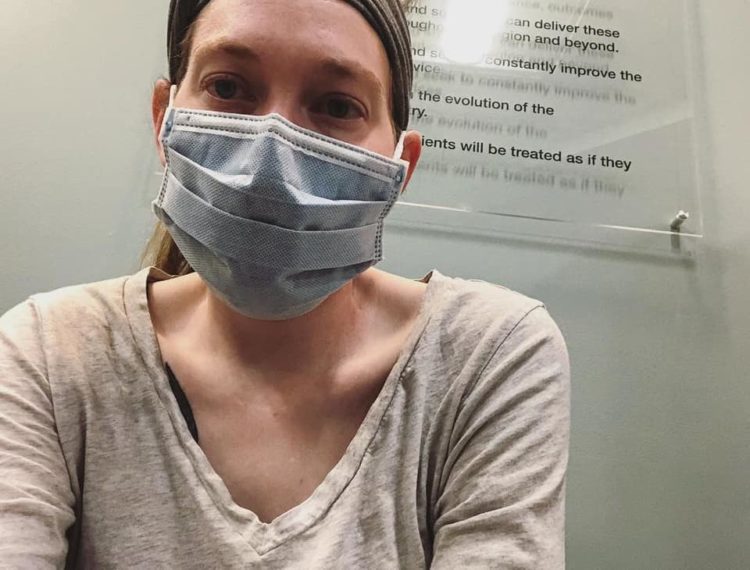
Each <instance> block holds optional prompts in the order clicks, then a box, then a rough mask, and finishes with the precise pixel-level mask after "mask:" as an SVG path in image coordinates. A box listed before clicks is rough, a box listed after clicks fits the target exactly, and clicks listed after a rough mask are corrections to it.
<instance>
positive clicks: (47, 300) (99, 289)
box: [2, 275, 134, 328]
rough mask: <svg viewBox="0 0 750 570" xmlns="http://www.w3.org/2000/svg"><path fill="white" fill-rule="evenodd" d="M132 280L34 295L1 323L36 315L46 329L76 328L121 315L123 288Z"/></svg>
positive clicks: (113, 280) (87, 285)
mask: <svg viewBox="0 0 750 570" xmlns="http://www.w3.org/2000/svg"><path fill="white" fill-rule="evenodd" d="M133 277H134V276H132V275H131V276H122V277H116V278H111V279H106V280H101V281H95V282H88V283H81V284H77V285H69V286H65V287H60V288H58V289H53V290H50V291H44V292H41V293H36V294H33V295H31V296H30V297H28V298H27V299H26V300H25V301H23V302H22V303H19V304H18V305H16V306H15V307H13V308H12V309H10V310H9V311H8V312H7V313H6V314H5V315H3V317H2V319H3V320H4V321H8V320H11V319H18V318H23V316H24V315H25V316H27V317H28V316H29V315H31V314H32V313H35V314H36V317H37V318H38V319H40V321H42V322H43V323H44V324H45V325H47V324H50V325H51V324H57V323H61V322H62V323H65V324H66V325H69V326H71V327H73V328H76V327H77V326H79V325H80V324H82V323H83V321H89V320H90V319H91V318H97V317H104V316H105V315H108V314H113V313H115V314H122V313H123V311H124V289H125V284H126V283H127V282H128V280H129V279H132V278H133Z"/></svg>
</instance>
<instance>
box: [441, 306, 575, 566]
mask: <svg viewBox="0 0 750 570" xmlns="http://www.w3.org/2000/svg"><path fill="white" fill-rule="evenodd" d="M569 412H570V369H569V362H568V353H567V350H566V348H565V343H564V341H563V339H562V336H561V334H560V331H559V329H558V328H557V326H556V325H555V323H554V322H553V321H552V319H551V318H550V317H549V315H548V314H547V311H546V310H545V309H544V308H543V307H538V308H537V309H534V310H533V311H531V312H530V313H529V314H528V315H526V317H525V318H523V319H522V320H521V321H520V322H519V323H518V325H517V326H516V327H515V328H514V329H513V331H512V332H511V333H510V334H509V335H508V336H507V337H506V338H505V339H504V340H503V341H502V342H501V344H500V346H499V347H498V349H497V350H496V351H495V353H494V355H493V356H492V357H491V359H490V361H489V362H488V363H487V365H486V366H485V368H484V369H483V370H482V371H481V372H480V374H479V375H478V377H477V380H476V382H475V383H474V384H473V386H469V387H468V388H467V390H466V392H465V394H464V397H463V401H462V405H461V408H460V411H459V413H458V416H457V419H456V423H455V425H454V432H453V434H454V435H453V437H452V446H451V451H450V453H449V455H448V460H447V462H446V466H445V469H446V470H445V472H444V473H445V475H444V478H443V488H442V492H441V494H440V498H439V500H438V502H437V505H436V509H435V521H436V522H435V525H434V532H435V535H434V536H435V538H434V556H433V561H432V566H431V568H433V569H434V570H438V569H440V570H443V569H444V570H449V569H450V570H452V569H454V568H503V569H529V570H532V569H533V570H547V569H554V570H557V569H560V568H564V567H565V476H566V470H567V461H568V441H569V429H570V428H569V421H570V420H569Z"/></svg>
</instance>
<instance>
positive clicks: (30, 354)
mask: <svg viewBox="0 0 750 570" xmlns="http://www.w3.org/2000/svg"><path fill="white" fill-rule="evenodd" d="M74 502H75V499H74V494H73V491H72V489H71V485H70V477H69V475H68V468H67V466H66V463H65V460H64V458H63V453H62V449H61V447H60V441H59V438H58V434H57V428H56V425H55V415H54V410H53V406H52V396H51V391H50V387H49V382H48V379H47V370H46V360H45V355H44V349H43V345H42V341H41V333H40V323H39V317H38V314H37V311H36V308H35V306H34V304H33V302H32V301H27V302H26V303H23V304H21V305H19V306H17V307H15V308H14V309H12V310H11V311H9V312H8V313H6V314H5V315H3V316H2V318H0V568H14V569H16V568H33V569H35V570H37V569H46V568H62V567H63V566H64V565H65V559H66V555H67V551H68V541H67V539H66V532H67V531H68V529H69V528H70V527H71V526H72V525H73V523H74V521H75V516H74V514H73V505H74Z"/></svg>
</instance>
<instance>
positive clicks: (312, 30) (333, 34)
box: [191, 0, 390, 81]
mask: <svg viewBox="0 0 750 570" xmlns="http://www.w3.org/2000/svg"><path fill="white" fill-rule="evenodd" d="M230 45H231V46H232V47H233V48H235V51H237V48H242V47H244V48H246V50H247V51H249V52H252V53H253V54H255V56H257V57H265V58H271V57H273V56H283V57H295V58H297V59H298V60H299V63H300V65H304V64H305V63H309V61H310V60H312V59H315V58H318V59H326V60H332V61H348V62H351V63H358V64H359V66H362V67H365V68H366V69H369V70H371V72H373V73H375V74H376V75H379V76H381V81H384V80H386V79H388V78H389V76H390V67H389V62H388V55H387V53H386V51H385V48H384V46H383V44H382V42H381V41H380V38H379V36H378V34H377V33H376V32H375V30H374V29H373V28H372V27H371V26H370V25H369V24H368V23H367V21H366V20H365V19H364V17H363V16H362V15H361V14H360V13H359V12H358V11H357V10H356V9H355V8H354V7H352V6H351V5H349V4H348V3H346V2H344V1H343V0H213V1H212V2H211V3H209V5H208V6H207V7H206V8H205V9H204V10H203V12H202V13H201V15H200V17H199V18H198V21H197V22H196V26H195V29H194V31H193V35H192V46H191V47H192V52H193V54H198V53H200V52H201V51H205V50H208V49H212V48H215V47H222V46H224V47H226V46H230Z"/></svg>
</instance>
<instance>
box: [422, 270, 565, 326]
mask: <svg viewBox="0 0 750 570" xmlns="http://www.w3.org/2000/svg"><path fill="white" fill-rule="evenodd" d="M430 282H431V283H432V285H433V286H434V288H435V290H436V291H435V294H434V295H433V296H432V304H433V307H432V313H433V318H434V319H436V320H437V321H439V322H440V323H442V324H444V325H445V326H446V327H449V328H450V330H451V331H452V332H453V333H454V334H457V333H459V332H463V333H465V334H471V336H476V335H477V334H484V335H493V334H495V335H497V334H502V333H503V331H506V332H507V331H509V330H510V329H513V328H515V327H516V326H517V325H518V323H519V322H521V321H523V320H524V319H526V318H527V317H528V316H529V315H530V314H532V313H534V314H535V318H534V320H535V321H536V322H537V323H538V326H548V327H555V325H554V322H553V321H552V318H551V317H549V314H548V312H547V307H546V306H545V304H544V303H543V302H542V301H540V300H538V299H534V298H532V297H529V296H527V295H525V294H523V293H520V292H518V291H515V290H513V289H511V288H509V287H506V286H503V285H499V284H495V283H490V282H487V281H483V280H479V279H465V278H460V277H448V276H446V275H443V274H442V273H440V272H439V271H437V270H435V271H433V272H432V274H431V277H430ZM537 315H541V317H538V316H537ZM472 333H473V334H472Z"/></svg>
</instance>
